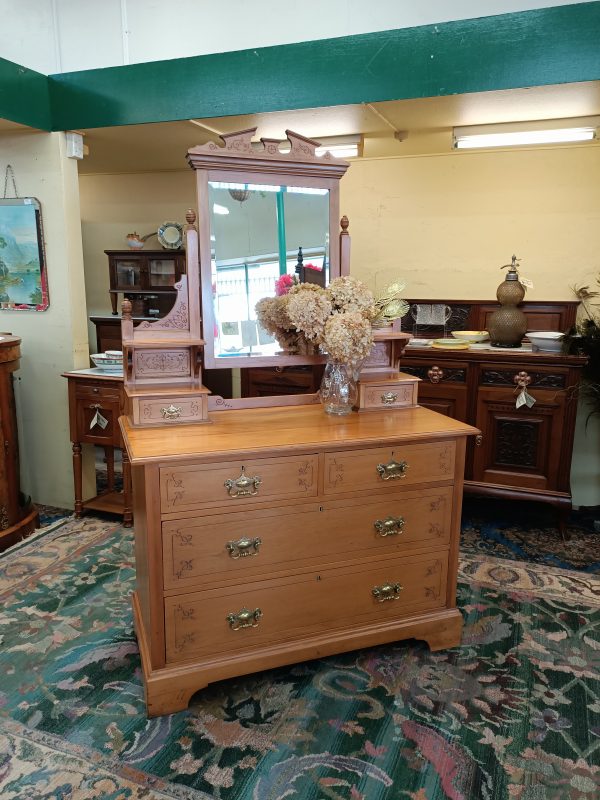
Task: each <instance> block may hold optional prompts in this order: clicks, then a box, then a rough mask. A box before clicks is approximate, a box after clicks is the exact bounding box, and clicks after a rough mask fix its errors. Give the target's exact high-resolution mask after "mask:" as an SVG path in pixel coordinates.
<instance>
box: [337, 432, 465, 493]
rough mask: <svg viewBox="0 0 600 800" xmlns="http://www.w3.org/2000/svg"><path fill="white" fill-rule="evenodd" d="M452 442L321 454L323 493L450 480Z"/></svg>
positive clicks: (452, 459) (452, 456)
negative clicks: (323, 459) (323, 465)
mask: <svg viewBox="0 0 600 800" xmlns="http://www.w3.org/2000/svg"><path fill="white" fill-rule="evenodd" d="M454 455H455V443H454V442H453V441H451V442H431V443H427V444H407V445H398V446H397V447H377V448H373V449H370V450H348V451H347V452H338V453H325V480H324V493H325V494H326V495H332V494H341V493H343V492H355V491H360V490H373V489H377V490H380V491H381V490H383V489H388V490H389V489H395V488H397V487H398V486H399V485H402V486H408V485H410V484H415V483H428V482H432V481H443V480H450V479H451V478H452V477H453V476H454Z"/></svg>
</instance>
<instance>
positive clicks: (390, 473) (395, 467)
mask: <svg viewBox="0 0 600 800" xmlns="http://www.w3.org/2000/svg"><path fill="white" fill-rule="evenodd" d="M376 469H377V472H378V473H379V477H380V478H381V480H382V481H395V480H397V479H398V478H406V470H407V469H408V461H395V460H394V459H392V460H391V461H390V462H389V463H388V464H377V467H376Z"/></svg>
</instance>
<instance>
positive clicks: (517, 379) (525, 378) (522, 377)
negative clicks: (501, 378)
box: [513, 369, 531, 389]
mask: <svg viewBox="0 0 600 800" xmlns="http://www.w3.org/2000/svg"><path fill="white" fill-rule="evenodd" d="M513 383H516V384H517V386H518V387H520V388H521V389H526V388H527V387H528V386H529V384H530V383H531V376H530V375H528V374H527V372H525V370H524V369H522V370H521V371H520V372H515V374H514V375H513Z"/></svg>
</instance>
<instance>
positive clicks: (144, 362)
mask: <svg viewBox="0 0 600 800" xmlns="http://www.w3.org/2000/svg"><path fill="white" fill-rule="evenodd" d="M135 371H136V373H137V374H138V375H139V376H140V377H141V378H144V377H146V378H147V377H150V376H154V375H161V376H162V375H164V376H165V377H166V376H167V375H171V376H184V375H188V374H189V371H190V353H189V351H187V350H180V351H175V352H173V351H167V352H161V351H160V350H147V351H143V350H141V351H140V350H138V351H136V353H135Z"/></svg>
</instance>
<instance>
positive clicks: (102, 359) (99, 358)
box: [90, 353, 123, 372]
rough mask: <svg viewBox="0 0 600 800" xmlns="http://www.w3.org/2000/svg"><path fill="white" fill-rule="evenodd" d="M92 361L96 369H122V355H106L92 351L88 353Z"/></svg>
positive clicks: (115, 370)
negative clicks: (91, 353) (90, 353)
mask: <svg viewBox="0 0 600 800" xmlns="http://www.w3.org/2000/svg"><path fill="white" fill-rule="evenodd" d="M90 358H91V359H92V362H93V364H94V366H95V367H97V368H98V369H103V370H106V372H119V371H120V370H122V369H123V356H122V355H121V356H119V357H115V356H108V355H106V353H94V354H93V355H90Z"/></svg>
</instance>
